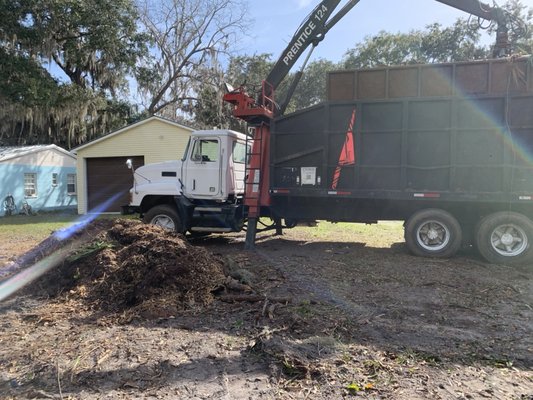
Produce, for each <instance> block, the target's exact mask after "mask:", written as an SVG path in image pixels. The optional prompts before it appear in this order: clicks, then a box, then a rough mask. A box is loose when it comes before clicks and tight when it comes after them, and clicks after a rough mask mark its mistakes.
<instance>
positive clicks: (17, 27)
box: [0, 0, 142, 148]
mask: <svg viewBox="0 0 533 400" xmlns="http://www.w3.org/2000/svg"><path fill="white" fill-rule="evenodd" d="M134 11H135V10H134V8H133V6H132V4H131V1H130V0H114V1H110V0H47V1H45V0H0V141H1V142H2V143H3V144H11V145H23V144H36V143H56V144H59V145H62V146H65V147H67V148H71V147H72V146H74V145H77V144H80V143H82V142H84V141H86V140H90V139H93V138H95V137H97V136H99V135H101V134H103V133H105V132H106V131H109V130H110V129H113V128H115V127H117V125H118V126H122V125H123V124H124V123H125V122H126V121H127V119H128V118H129V115H130V109H129V106H127V105H126V104H125V103H124V102H123V101H118V100H116V99H114V98H113V97H110V95H113V94H114V93H115V92H116V91H117V90H118V89H120V88H121V85H122V84H123V83H124V82H125V74H126V73H127V71H128V70H129V69H130V68H131V67H132V66H133V64H134V61H135V59H136V58H137V56H138V55H139V53H140V52H141V51H142V44H141V41H140V37H139V36H138V35H137V34H136V31H135V28H136V27H135V13H134ZM49 70H50V71H55V72H57V71H59V70H61V71H62V72H63V73H64V75H63V76H60V77H59V78H57V77H53V76H52V75H51V73H50V72H49ZM126 109H127V110H126Z"/></svg>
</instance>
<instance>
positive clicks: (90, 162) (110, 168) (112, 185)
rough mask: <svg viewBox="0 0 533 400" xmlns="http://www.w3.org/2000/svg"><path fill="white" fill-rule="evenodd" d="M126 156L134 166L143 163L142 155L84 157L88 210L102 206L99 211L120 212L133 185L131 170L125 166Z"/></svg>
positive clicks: (136, 166)
mask: <svg viewBox="0 0 533 400" xmlns="http://www.w3.org/2000/svg"><path fill="white" fill-rule="evenodd" d="M128 158H129V159H131V160H132V161H133V166H134V168H138V167H140V166H142V165H144V157H143V156H132V157H105V158H87V159H86V161H87V200H88V209H89V212H91V210H94V209H96V208H98V207H103V209H102V210H101V212H120V207H121V206H123V205H126V204H128V201H129V190H130V188H131V187H132V186H133V176H132V173H131V170H130V169H128V167H126V160H127V159H128ZM114 196H116V198H114Z"/></svg>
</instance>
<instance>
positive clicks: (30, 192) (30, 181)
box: [24, 174, 37, 197]
mask: <svg viewBox="0 0 533 400" xmlns="http://www.w3.org/2000/svg"><path fill="white" fill-rule="evenodd" d="M24 196H25V197H37V174H24Z"/></svg>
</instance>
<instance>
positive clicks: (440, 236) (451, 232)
mask: <svg viewBox="0 0 533 400" xmlns="http://www.w3.org/2000/svg"><path fill="white" fill-rule="evenodd" d="M404 235H405V242H406V244H407V248H408V249H409V251H410V252H411V253H412V254H414V255H417V256H422V257H436V258H448V257H452V256H453V255H454V254H455V253H457V251H458V250H459V248H460V247H461V242H462V230H461V225H459V222H458V221H457V219H456V218H455V217H454V216H453V215H452V214H450V213H449V212H447V211H444V210H441V209H436V208H435V209H434V208H428V209H425V210H420V211H417V212H416V213H414V214H413V215H412V216H411V217H410V218H409V219H408V220H407V222H406V224H405V231H404Z"/></svg>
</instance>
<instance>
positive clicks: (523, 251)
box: [476, 211, 533, 264]
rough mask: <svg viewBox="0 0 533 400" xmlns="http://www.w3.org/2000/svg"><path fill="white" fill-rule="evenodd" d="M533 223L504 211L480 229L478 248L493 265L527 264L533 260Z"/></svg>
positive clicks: (491, 218)
mask: <svg viewBox="0 0 533 400" xmlns="http://www.w3.org/2000/svg"><path fill="white" fill-rule="evenodd" d="M532 241H533V222H531V220H530V219H529V218H528V217H526V216H524V215H522V214H519V213H515V212H507V211H501V212H497V213H494V214H490V215H488V216H486V217H485V218H483V219H482V220H481V221H480V223H479V224H478V226H477V231H476V245H477V249H478V251H479V253H480V254H481V256H482V257H483V258H484V259H485V260H487V261H488V262H490V263H498V264H523V263H526V262H528V261H530V260H531V259H532V258H533V251H532V246H531V242H532Z"/></svg>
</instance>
